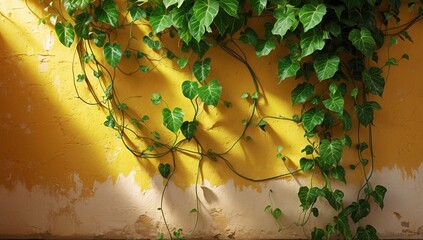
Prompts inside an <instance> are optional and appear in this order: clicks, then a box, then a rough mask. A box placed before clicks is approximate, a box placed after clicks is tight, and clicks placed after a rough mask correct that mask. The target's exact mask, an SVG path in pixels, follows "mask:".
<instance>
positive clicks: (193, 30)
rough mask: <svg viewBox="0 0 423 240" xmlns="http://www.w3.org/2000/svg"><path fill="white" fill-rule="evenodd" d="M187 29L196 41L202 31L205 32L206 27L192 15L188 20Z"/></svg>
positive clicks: (199, 38) (202, 33) (198, 40)
mask: <svg viewBox="0 0 423 240" xmlns="http://www.w3.org/2000/svg"><path fill="white" fill-rule="evenodd" d="M188 29H189V33H190V34H191V35H192V37H193V38H194V39H195V40H197V42H200V41H201V39H202V38H203V35H204V33H205V32H206V28H205V27H204V26H203V25H202V24H201V23H200V20H198V19H197V18H196V17H195V16H192V17H191V19H190V20H189V22H188Z"/></svg>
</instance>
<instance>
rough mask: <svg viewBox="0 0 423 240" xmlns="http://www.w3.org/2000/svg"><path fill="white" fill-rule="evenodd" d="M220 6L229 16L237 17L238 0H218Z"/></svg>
mask: <svg viewBox="0 0 423 240" xmlns="http://www.w3.org/2000/svg"><path fill="white" fill-rule="evenodd" d="M219 4H220V7H221V8H222V9H223V10H224V11H225V12H226V13H227V14H229V15H230V16H232V17H236V18H237V17H238V6H239V2H238V0H225V1H220V2H219Z"/></svg>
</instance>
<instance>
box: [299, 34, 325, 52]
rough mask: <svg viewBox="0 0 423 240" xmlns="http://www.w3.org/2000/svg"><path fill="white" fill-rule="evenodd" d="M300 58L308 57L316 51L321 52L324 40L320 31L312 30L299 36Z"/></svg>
mask: <svg viewBox="0 0 423 240" xmlns="http://www.w3.org/2000/svg"><path fill="white" fill-rule="evenodd" d="M300 46H301V50H302V52H301V57H305V56H308V55H310V54H312V53H314V52H315V51H316V50H322V49H323V47H324V46H325V39H324V34H323V31H322V30H319V29H313V30H311V31H308V32H305V33H302V34H301V40H300Z"/></svg>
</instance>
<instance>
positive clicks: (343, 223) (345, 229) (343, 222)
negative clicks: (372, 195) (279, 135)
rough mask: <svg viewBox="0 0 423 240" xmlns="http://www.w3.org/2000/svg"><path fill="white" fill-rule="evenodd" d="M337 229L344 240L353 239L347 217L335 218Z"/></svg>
mask: <svg viewBox="0 0 423 240" xmlns="http://www.w3.org/2000/svg"><path fill="white" fill-rule="evenodd" d="M335 229H336V230H337V231H339V232H340V233H341V234H342V236H343V237H344V239H347V240H352V239H353V236H352V232H351V228H350V224H349V222H348V218H347V217H346V216H340V217H335Z"/></svg>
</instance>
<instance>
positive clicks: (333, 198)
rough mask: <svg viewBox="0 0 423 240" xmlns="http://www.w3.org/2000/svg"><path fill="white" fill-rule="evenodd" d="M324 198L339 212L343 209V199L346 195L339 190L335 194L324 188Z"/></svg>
mask: <svg viewBox="0 0 423 240" xmlns="http://www.w3.org/2000/svg"><path fill="white" fill-rule="evenodd" d="M322 190H323V193H324V197H325V198H326V200H327V201H328V203H329V204H330V205H331V206H332V207H333V208H334V209H335V210H339V209H341V207H342V199H343V198H344V193H343V192H342V191H340V190H338V189H336V190H335V191H334V192H332V191H331V190H329V188H327V187H324V188H323V189H322Z"/></svg>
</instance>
